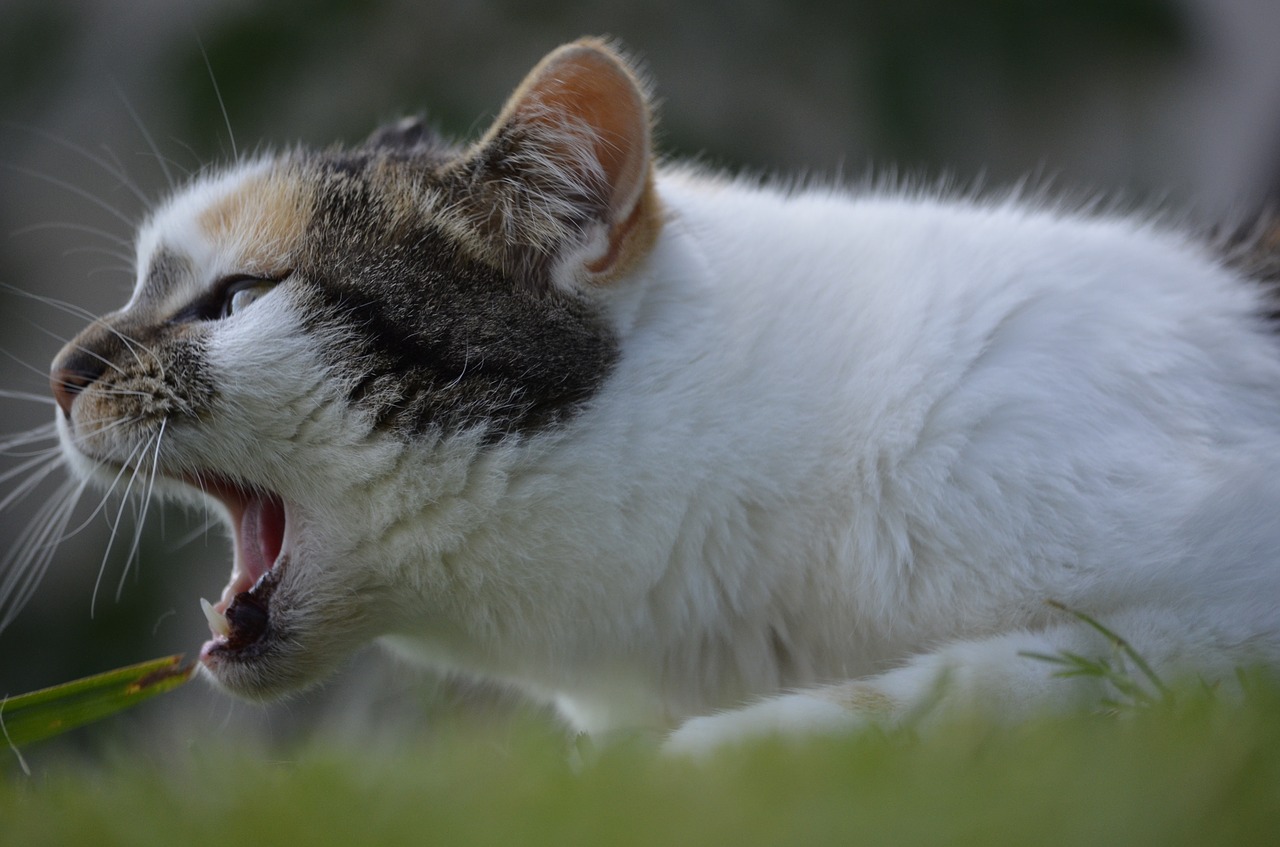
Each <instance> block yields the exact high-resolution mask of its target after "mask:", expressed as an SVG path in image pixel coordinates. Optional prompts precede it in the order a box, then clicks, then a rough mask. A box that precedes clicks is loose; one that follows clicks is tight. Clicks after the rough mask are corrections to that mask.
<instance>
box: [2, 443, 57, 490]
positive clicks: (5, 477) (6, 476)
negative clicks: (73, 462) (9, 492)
mask: <svg viewBox="0 0 1280 847" xmlns="http://www.w3.org/2000/svg"><path fill="white" fill-rule="evenodd" d="M55 452H57V451H56V448H55ZM47 461H49V456H48V455H39V456H36V457H35V458H31V459H27V460H26V461H25V462H19V463H18V464H17V465H16V466H15V467H12V468H9V470H7V471H5V472H4V473H0V483H4V482H8V481H9V480H11V479H13V478H14V477H15V476H21V475H22V474H24V473H26V472H27V471H29V470H31V469H32V468H34V467H36V466H37V465H40V464H43V463H44V462H47Z"/></svg>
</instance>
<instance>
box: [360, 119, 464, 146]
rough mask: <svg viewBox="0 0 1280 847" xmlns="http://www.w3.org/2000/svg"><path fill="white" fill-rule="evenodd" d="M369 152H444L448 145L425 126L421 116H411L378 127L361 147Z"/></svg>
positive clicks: (424, 120)
mask: <svg viewBox="0 0 1280 847" xmlns="http://www.w3.org/2000/svg"><path fill="white" fill-rule="evenodd" d="M362 146H363V147H364V148H366V149H370V150H397V151H401V152H406V153H407V152H413V151H419V150H424V149H425V150H444V149H446V148H447V147H448V146H449V144H448V142H447V141H445V140H444V139H443V138H442V137H441V136H440V134H439V133H437V132H436V131H435V130H434V129H433V128H432V127H430V126H428V125H427V121H426V119H425V118H424V117H423V116H421V115H411V116H409V117H405V118H401V119H400V120H398V121H393V122H392V123H389V124H386V125H385V126H381V127H378V129H376V130H374V132H373V134H372V135H370V136H369V137H368V138H367V139H365V142H364V144H363V145H362Z"/></svg>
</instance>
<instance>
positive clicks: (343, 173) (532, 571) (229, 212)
mask: <svg viewBox="0 0 1280 847" xmlns="http://www.w3.org/2000/svg"><path fill="white" fill-rule="evenodd" d="M654 120H655V118H654V112H653V107H652V105H651V93H650V90H649V87H648V83H647V82H646V81H645V80H644V78H643V77H642V75H641V74H640V73H639V72H638V71H637V69H636V67H635V65H634V63H633V62H632V61H631V60H630V59H629V58H627V57H626V56H625V55H624V54H623V53H622V52H621V51H620V49H619V48H617V47H616V46H615V45H613V44H612V43H609V42H606V41H602V40H599V39H583V40H580V41H577V42H574V43H571V44H568V45H566V46H564V47H561V48H560V49H558V50H556V51H554V52H552V53H551V54H549V55H548V56H547V57H546V58H545V59H544V60H543V61H542V62H541V63H540V64H539V65H538V66H537V67H536V68H534V69H533V70H532V72H531V73H530V74H529V75H528V77H527V78H526V79H525V80H524V82H523V83H522V84H521V85H520V86H519V87H518V88H517V89H516V91H515V93H514V94H513V95H512V96H511V98H510V100H509V101H508V102H507V104H506V105H505V107H504V108H503V109H502V111H501V112H500V114H499V115H498V117H497V118H496V120H495V122H494V124H493V125H492V127H491V128H490V129H489V130H488V131H487V132H486V133H485V134H484V135H483V137H481V138H480V139H479V140H478V141H476V142H475V143H473V144H470V145H455V144H453V143H451V142H449V141H447V140H445V139H443V138H441V137H439V136H438V135H437V134H436V133H434V132H432V131H431V130H430V129H428V128H427V127H426V125H425V124H424V123H423V121H421V120H419V119H406V120H404V121H401V122H399V123H396V124H393V125H391V126H388V127H385V128H383V129H382V130H380V131H378V132H377V133H375V134H374V135H373V136H372V137H371V138H370V139H369V140H368V141H367V142H366V143H364V144H363V145H361V146H358V147H356V148H354V149H350V150H329V151H324V152H309V151H305V150H295V151H291V152H285V153H281V154H278V155H262V156H260V157H257V158H251V159H247V160H244V161H240V162H238V163H236V164H234V165H232V166H230V167H228V168H226V169H224V170H221V171H217V172H212V173H206V174H203V175H200V176H198V177H197V178H196V179H195V180H194V182H192V183H191V184H190V185H189V186H187V187H186V188H185V189H184V190H182V191H181V192H180V193H178V194H176V196H174V197H172V198H171V199H169V200H168V201H167V202H165V203H164V204H163V205H162V206H160V207H159V208H158V209H157V210H155V211H154V212H153V213H152V215H151V217H150V219H149V220H148V221H147V222H146V224H145V225H144V226H143V227H142V228H141V230H140V234H139V235H138V238H137V282H136V288H135V290H134V292H133V294H132V297H131V299H130V300H129V301H128V302H127V303H126V304H125V305H124V307H123V308H122V309H120V310H119V311H117V312H114V313H112V314H109V315H107V316H105V317H103V318H101V319H99V320H97V321H95V322H94V323H92V324H91V325H90V326H89V327H88V328H86V329H85V330H84V331H83V332H82V333H81V334H80V335H79V336H78V337H76V338H75V339H74V340H73V341H72V342H71V343H70V344H68V345H67V346H66V347H65V348H64V349H63V350H62V352H61V353H60V354H59V355H58V357H57V359H56V360H55V362H54V364H53V367H52V377H51V382H52V387H53V392H54V395H55V397H56V400H57V405H58V407H59V408H58V409H57V412H56V416H57V427H58V432H59V435H60V439H61V444H62V446H63V450H64V454H65V460H66V463H67V464H68V465H69V466H70V468H71V469H72V471H73V472H74V474H76V475H77V478H79V479H90V480H96V481H100V482H101V483H103V484H105V485H111V484H113V481H114V480H117V479H119V478H120V476H121V475H122V474H123V473H125V472H126V471H134V472H137V473H139V474H141V475H143V476H142V478H143V479H144V480H147V481H148V485H147V487H148V488H154V494H155V496H164V497H170V498H174V499H178V500H183V501H187V502H191V503H195V504H200V505H202V506H208V505H209V504H212V505H213V507H215V508H216V509H218V510H219V512H220V514H221V515H222V516H223V517H224V518H225V522H226V524H227V525H228V527H229V529H230V533H231V536H232V538H233V549H234V556H233V559H234V562H233V565H232V568H231V576H230V580H229V582H228V584H227V586H226V588H225V589H224V590H223V592H222V595H221V597H220V598H219V600H218V601H217V602H216V603H209V602H207V601H203V605H204V608H205V613H206V615H207V617H208V620H209V625H210V628H211V638H210V640H209V641H208V642H207V643H206V644H205V645H204V646H203V648H202V650H201V654H200V663H201V665H202V668H203V671H204V674H205V675H206V676H207V677H208V678H209V679H211V680H212V681H213V682H214V683H216V684H217V685H219V686H221V687H222V688H224V689H226V690H228V691H230V692H233V693H235V694H237V695H241V696H243V697H247V698H253V699H267V698H273V697H277V696H280V695H283V694H285V693H287V692H290V691H293V690H296V689H299V688H301V687H304V686H307V685H309V684H311V683H313V682H315V681H317V680H320V679H322V678H324V677H325V676H326V675H328V674H330V673H332V672H333V671H335V669H337V668H338V667H339V666H340V665H341V664H342V663H343V661H344V660H345V659H347V658H348V657H349V656H350V655H351V654H352V653H353V651H355V650H356V649H357V648H358V647H360V646H362V645H364V644H366V643H367V642H369V641H371V640H380V641H381V642H383V643H384V644H386V645H388V646H390V647H391V648H392V649H394V650H396V651H398V652H400V653H402V654H406V655H409V656H413V657H415V658H416V659H418V660H420V661H422V662H424V663H426V664H428V665H432V666H435V667H439V668H444V669H450V670H454V671H461V672H463V673H467V674H474V675H478V676H483V677H486V678H489V679H493V680H498V681H501V682H504V683H509V684H511V685H514V686H515V687H517V688H519V689H521V690H522V691H524V692H526V693H527V694H528V695H529V696H531V697H532V698H535V699H537V700H539V701H543V702H548V703H552V704H554V705H555V706H556V707H557V708H558V710H559V712H560V713H561V714H562V715H563V717H564V718H565V719H566V720H567V722H568V723H569V724H570V726H572V727H574V728H575V729H577V730H581V731H584V732H588V733H594V734H605V733H608V732H610V731H611V730H615V729H620V728H640V729H648V730H653V731H656V732H659V733H663V734H665V738H666V741H665V743H666V748H667V749H668V750H670V751H672V752H676V753H680V752H684V753H697V752H701V751H706V750H711V749H716V748H718V747H719V746H721V745H724V744H728V743H734V742H738V741H741V740H744V739H749V738H753V737H757V736H761V735H768V734H784V735H796V736H801V737H804V736H808V735H811V734H813V733H818V732H826V731H836V730H846V729H852V728H856V727H859V726H863V725H866V724H868V723H877V724H880V725H885V726H893V725H896V724H900V723H901V722H903V721H905V720H908V719H912V718H913V716H917V715H919V714H920V713H921V712H922V710H930V712H931V713H938V714H946V713H949V712H950V711H952V710H956V709H968V708H972V709H978V710H981V711H983V712H985V713H987V714H990V715H992V716H993V717H995V718H997V719H1014V720H1016V719H1019V718H1023V717H1025V716H1028V715H1032V714H1036V713H1038V712H1040V711H1044V710H1053V709H1063V708H1077V707H1082V706H1084V707H1087V706H1088V705H1089V704H1093V703H1097V702H1099V701H1100V700H1101V699H1102V698H1104V697H1105V696H1106V695H1107V689H1106V685H1107V683H1106V682H1105V680H1101V679H1098V678H1089V677H1069V678H1064V677H1062V676H1058V675H1056V674H1055V672H1054V671H1055V670H1056V668H1055V667H1054V666H1052V665H1051V664H1050V663H1047V662H1045V661H1044V660H1043V658H1037V657H1036V656H1040V657H1043V656H1050V657H1053V656H1062V655H1064V654H1066V653H1073V654H1078V655H1081V656H1103V657H1105V656H1110V655H1112V650H1113V645H1112V644H1111V643H1110V642H1109V641H1108V639H1107V637H1105V635H1104V634H1103V633H1101V632H1100V631H1099V630H1098V629H1097V628H1095V627H1094V626H1093V625H1092V624H1091V621H1098V622H1102V623H1104V624H1105V626H1106V627H1107V628H1108V629H1110V630H1111V631H1114V632H1116V633H1120V634H1123V636H1124V637H1125V638H1126V639H1127V641H1128V643H1129V644H1131V645H1132V649H1133V650H1134V651H1136V652H1137V653H1138V654H1140V655H1141V656H1142V657H1143V658H1144V659H1145V660H1146V662H1148V663H1149V664H1150V666H1151V668H1152V670H1153V674H1159V675H1160V678H1173V677H1176V675H1178V674H1193V675H1199V676H1201V677H1203V678H1204V679H1206V680H1209V681H1217V680H1230V679H1231V678H1232V676H1233V674H1234V673H1235V671H1236V669H1237V668H1240V667H1246V666H1254V665H1260V666H1262V667H1265V668H1271V669H1275V668H1278V667H1280V564H1278V563H1277V560H1276V554H1277V552H1278V551H1280V520H1277V514H1278V513H1280V341H1278V336H1277V334H1276V332H1275V330H1274V327H1273V325H1272V323H1271V322H1270V320H1271V319H1270V318H1269V317H1268V314H1267V313H1268V311H1269V309H1270V308H1271V306H1270V305H1269V301H1268V296H1269V295H1268V293H1267V291H1266V290H1265V287H1264V286H1263V285H1261V284H1259V279H1258V277H1263V276H1268V275H1270V276H1272V277H1275V276H1280V275H1278V274H1275V273H1274V271H1275V268H1274V265H1269V264H1267V263H1268V262H1269V261H1271V259H1272V258H1273V257H1274V256H1275V255H1276V253H1277V252H1280V251H1276V250H1275V249H1274V245H1267V244H1264V243H1263V242H1261V241H1259V240H1258V239H1244V240H1239V241H1236V242H1232V243H1231V244H1229V245H1225V246H1224V244H1222V243H1215V242H1213V241H1211V240H1210V239H1209V238H1207V237H1201V236H1200V235H1197V234H1194V233H1189V232H1186V231H1183V230H1182V229H1180V228H1179V227H1176V226H1173V225H1163V224H1160V223H1157V222H1154V221H1152V220H1150V219H1147V218H1143V217H1136V216H1125V215H1119V214H1110V213H1105V212H1098V211H1094V212H1087V211H1072V210H1070V209H1066V208H1062V207H1060V206H1055V205H1054V204H1053V203H1051V202H1049V201H1047V200H1044V199H1036V198H1020V197H1018V196H1007V197H997V198H987V199H977V198H971V197H955V196H948V195H947V194H945V193H944V192H934V193H930V192H927V191H921V190H893V189H883V188H882V189H877V190H873V191H863V192H856V191H853V190H851V189H845V188H839V187H819V186H790V187H785V186H782V185H774V184H763V183H760V182H752V181H748V180H744V179H737V178H730V177H726V176H723V175H718V174H716V173H710V172H707V171H706V170H704V169H699V168H697V167H694V166H690V165H683V164H679V163H670V162H662V161H660V160H659V159H658V158H657V157H656V154H655V151H654V149H653V127H654ZM1251 263H1252V264H1251ZM1258 268H1265V269H1266V273H1263V272H1260V271H1258ZM138 487H139V488H141V487H143V486H141V485H140V486H138ZM1066 610H1078V611H1079V612H1080V614H1079V615H1073V614H1071V613H1070V612H1069V611H1066ZM1085 614H1087V615H1088V618H1087V619H1086V618H1085V617H1083V616H1084V615H1085ZM1138 682H1139V683H1140V684H1143V685H1150V684H1154V682H1155V680H1151V681H1149V680H1147V679H1146V678H1144V677H1139V678H1138Z"/></svg>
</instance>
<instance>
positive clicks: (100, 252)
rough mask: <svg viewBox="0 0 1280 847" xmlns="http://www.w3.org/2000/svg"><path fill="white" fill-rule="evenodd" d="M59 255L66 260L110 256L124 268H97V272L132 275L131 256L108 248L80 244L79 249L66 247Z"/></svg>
mask: <svg viewBox="0 0 1280 847" xmlns="http://www.w3.org/2000/svg"><path fill="white" fill-rule="evenodd" d="M59 255H61V256H62V258H64V259H65V258H67V257H68V256H110V257H111V258H112V259H116V260H118V261H121V262H124V266H123V267H116V266H112V267H109V268H99V269H98V271H99V272H101V271H102V270H109V271H115V272H121V271H123V272H125V273H129V274H132V273H133V254H132V253H122V252H120V251H119V250H112V249H110V248H109V247H94V246H93V245H90V244H82V245H80V246H79V247H68V248H67V249H66V250H63V251H62V253H60V254H59ZM91 273H92V272H91Z"/></svg>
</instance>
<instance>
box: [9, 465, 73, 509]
mask: <svg viewBox="0 0 1280 847" xmlns="http://www.w3.org/2000/svg"><path fill="white" fill-rule="evenodd" d="M45 462H46V464H45V466H44V467H43V468H41V467H39V465H40V463H39V462H37V463H36V464H35V465H34V466H33V467H36V468H37V470H35V471H34V472H33V473H32V474H31V476H29V477H27V478H26V479H24V480H23V481H22V482H20V483H18V484H17V485H16V486H14V488H13V490H12V491H10V492H9V493H8V494H6V495H5V496H4V499H3V500H0V512H3V511H4V510H5V509H7V508H9V507H10V506H12V505H13V504H14V503H17V502H19V501H21V500H22V499H23V498H24V497H26V496H27V495H28V494H30V493H31V492H32V491H34V490H35V488H36V487H37V486H38V485H39V484H40V483H41V482H43V481H44V480H45V478H46V477H48V476H49V474H51V473H53V471H54V469H55V468H58V467H61V465H62V462H61V461H60V460H56V459H45Z"/></svg>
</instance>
